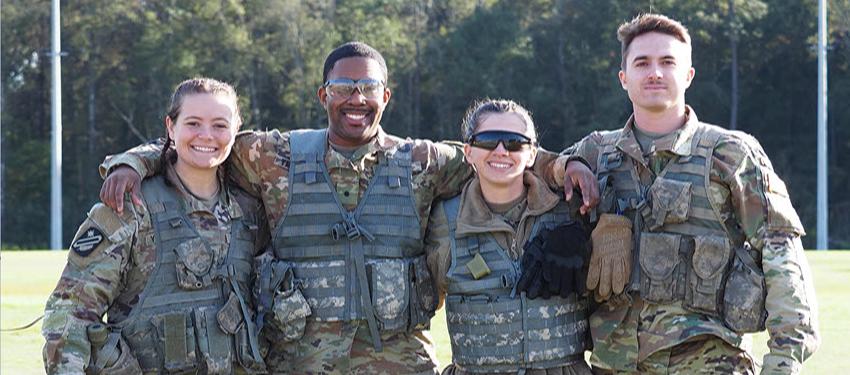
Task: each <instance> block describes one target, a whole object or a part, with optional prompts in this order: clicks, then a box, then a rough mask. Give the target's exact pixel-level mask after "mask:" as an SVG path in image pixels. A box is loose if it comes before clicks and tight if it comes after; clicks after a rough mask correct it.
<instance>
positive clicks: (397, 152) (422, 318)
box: [273, 129, 436, 348]
mask: <svg viewBox="0 0 850 375" xmlns="http://www.w3.org/2000/svg"><path fill="white" fill-rule="evenodd" d="M290 134H291V135H290V140H289V144H290V147H291V155H292V157H291V163H290V166H289V181H288V182H289V200H288V202H287V208H286V212H285V214H284V216H283V217H282V218H281V220H280V224H279V225H278V229H277V230H276V231H275V232H276V233H275V236H274V238H273V245H274V251H275V255H276V256H277V258H278V259H281V260H284V261H287V262H289V263H290V266H291V267H292V268H293V271H294V274H295V277H296V278H297V279H299V280H300V285H301V291H302V293H303V294H304V297H305V298H306V299H307V303H308V304H309V305H310V308H311V310H312V315H311V316H310V317H309V318H308V319H311V320H316V321H328V322H331V321H352V320H366V321H367V322H368V324H369V328H370V331H371V334H372V338H373V340H374V341H375V346H376V348H380V334H379V331H380V332H388V331H412V330H420V329H424V328H427V326H428V322H429V321H430V318H431V316H433V309H434V308H435V307H436V306H435V303H436V299H434V298H430V299H428V300H427V301H425V302H428V303H421V302H422V301H423V297H424V296H422V293H429V290H431V292H430V293H431V294H433V292H432V290H433V282H432V281H431V280H430V277H425V276H423V275H428V273H427V267H426V264H425V258H424V250H423V242H422V238H421V230H420V222H419V217H418V215H417V212H416V204H415V201H414V195H413V187H412V185H411V150H412V145H411V143H409V142H405V143H403V144H402V145H401V146H400V147H398V148H396V149H393V150H389V151H387V152H386V153H384V154H383V155H379V161H378V165H377V166H376V167H375V170H374V176H373V177H372V179H371V181H370V183H369V186H368V188H367V189H366V191H365V193H364V194H363V196H362V198H361V199H360V202H358V205H357V207H356V208H355V209H354V211H351V212H349V211H348V210H346V209H345V208H344V207H343V205H342V204H341V203H340V201H339V199H338V197H337V193H336V189H335V187H334V185H333V184H332V181H331V178H330V176H329V174H328V170H327V166H326V165H325V161H324V159H325V147H326V145H327V130H326V129H322V130H296V131H292V132H291V133H290ZM423 271H425V272H424V273H423ZM417 283H418V284H417ZM423 283H424V284H423ZM417 286H418V288H417ZM423 304H429V305H431V306H426V307H427V308H425V309H423Z"/></svg>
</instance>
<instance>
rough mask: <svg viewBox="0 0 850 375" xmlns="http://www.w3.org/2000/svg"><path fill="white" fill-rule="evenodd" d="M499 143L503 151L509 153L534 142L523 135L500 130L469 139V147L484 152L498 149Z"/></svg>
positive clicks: (477, 134)
mask: <svg viewBox="0 0 850 375" xmlns="http://www.w3.org/2000/svg"><path fill="white" fill-rule="evenodd" d="M499 143H501V144H502V146H504V147H505V150H508V151H511V152H517V151H520V150H522V149H523V148H525V147H527V146H532V145H534V141H532V140H531V138H528V137H526V136H525V135H522V134H519V133H514V132H508V131H502V130H488V131H483V132H481V133H476V134H473V135H472V137H469V145H470V146H472V147H478V148H483V149H485V150H495V149H496V147H499Z"/></svg>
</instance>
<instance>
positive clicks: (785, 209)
mask: <svg viewBox="0 0 850 375" xmlns="http://www.w3.org/2000/svg"><path fill="white" fill-rule="evenodd" d="M712 162H713V165H714V166H713V168H712V173H713V174H714V175H713V176H712V178H718V179H720V180H722V181H723V183H724V184H725V185H726V186H727V187H728V188H729V199H730V200H731V203H732V208H733V210H734V214H735V217H736V219H737V222H738V224H739V226H740V227H741V229H742V230H743V232H744V234H745V235H746V237H747V240H748V241H749V242H750V244H751V245H752V246H753V247H754V248H756V249H757V250H760V251H761V254H762V268H763V270H764V274H765V283H766V285H767V300H766V303H765V307H766V309H767V312H768V318H767V330H768V333H769V334H770V340H769V341H768V347H769V348H770V352H769V353H768V354H765V357H764V367H763V369H762V371H763V373H776V372H780V373H785V374H787V373H799V372H800V370H801V366H802V365H801V364H802V362H803V361H804V360H806V359H807V358H808V357H809V356H811V355H812V353H813V352H814V351H815V350H816V349H817V347H818V345H819V343H820V338H819V336H818V333H817V301H816V298H815V294H814V287H813V281H812V274H811V272H810V271H809V265H808V262H807V261H806V257H805V254H804V252H803V247H802V243H801V242H800V236H801V235H804V234H805V232H804V230H803V226H802V224H801V223H800V219H799V218H798V217H797V213H796V211H795V210H794V207H793V206H792V205H791V201H790V199H789V197H788V192H787V190H786V188H785V184H784V183H783V182H782V180H781V179H780V178H779V176H777V175H776V173H775V172H774V171H773V167H772V165H771V163H770V160H768V158H767V156H766V155H765V153H764V151H763V150H762V148H761V146H760V145H759V144H758V142H757V141H756V140H755V139H753V138H752V137H750V136H748V135H745V134H741V135H740V136H739V137H737V138H728V139H724V140H722V141H720V142H719V143H718V145H717V146H716V147H715V152H714V158H713V161H712Z"/></svg>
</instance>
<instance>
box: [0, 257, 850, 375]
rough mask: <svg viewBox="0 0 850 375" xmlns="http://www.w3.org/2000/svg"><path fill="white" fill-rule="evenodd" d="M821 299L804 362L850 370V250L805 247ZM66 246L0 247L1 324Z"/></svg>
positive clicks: (9, 366) (16, 363) (21, 358)
mask: <svg viewBox="0 0 850 375" xmlns="http://www.w3.org/2000/svg"><path fill="white" fill-rule="evenodd" d="M807 256H808V258H809V262H810V263H811V265H812V272H814V274H815V285H816V288H817V293H818V301H819V303H820V327H821V330H820V331H821V335H822V338H823V343H822V344H821V348H820V350H819V351H818V352H817V353H816V354H815V355H814V356H813V357H812V358H811V359H810V360H809V361H807V362H806V364H805V372H806V373H810V374H831V373H839V372H841V370H847V369H850V358H848V356H846V355H843V354H841V353H842V352H841V349H840V348H841V344H840V342H841V340H842V337H848V335H850V318H848V317H850V300H848V298H847V292H846V290H848V285H850V252H848V251H840V252H838V251H834V252H807ZM65 257H66V252H64V251H55V252H50V251H15V252H10V251H3V252H0V327H2V328H4V329H5V328H10V327H15V326H20V325H24V324H26V323H29V322H30V321H32V320H33V319H34V318H35V317H37V316H39V315H40V314H41V313H42V312H43V310H44V302H45V301H46V300H47V295H48V294H49V293H50V291H51V290H53V287H54V286H55V285H56V280H58V278H59V274H60V273H61V272H62V268H63V267H64V263H65ZM40 328H41V324H40V323H39V324H36V325H35V326H33V327H31V328H29V329H26V330H23V331H18V332H3V333H0V374H41V373H43V372H44V370H43V369H42V364H41V346H42V344H43V341H42V338H41V334H40ZM431 334H432V335H433V337H434V340H435V342H436V344H437V347H438V348H439V350H438V353H437V355H438V357H439V358H440V363H441V364H443V365H446V364H448V363H449V362H450V360H451V346H450V344H449V340H448V337H447V334H446V325H445V318H444V314H443V311H440V312H438V314H437V316H436V317H435V318H434V320H433V327H432V330H431ZM766 338H767V335H766V334H759V335H755V336H754V337H753V342H754V344H753V350H754V351H755V353H756V358H759V359H760V358H761V355H762V354H763V353H764V352H765V351H766V350H767V349H766V346H765V344H764V342H765V340H766Z"/></svg>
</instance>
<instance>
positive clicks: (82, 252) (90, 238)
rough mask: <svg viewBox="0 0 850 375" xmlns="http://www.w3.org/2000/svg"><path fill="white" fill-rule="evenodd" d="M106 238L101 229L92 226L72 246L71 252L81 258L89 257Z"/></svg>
mask: <svg viewBox="0 0 850 375" xmlns="http://www.w3.org/2000/svg"><path fill="white" fill-rule="evenodd" d="M105 238H106V236H104V235H103V232H101V231H100V229H97V228H96V227H93V226H92V227H90V228H89V229H87V230H86V231H85V232H84V233H83V234H82V235H81V236H80V237H79V238H77V240H76V241H74V243H72V244H71V250H73V251H74V252H75V253H77V255H79V256H81V257H87V256H89V254H91V252H92V250H94V249H95V248H96V247H97V245H100V243H101V242H103V240H104V239H105Z"/></svg>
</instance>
